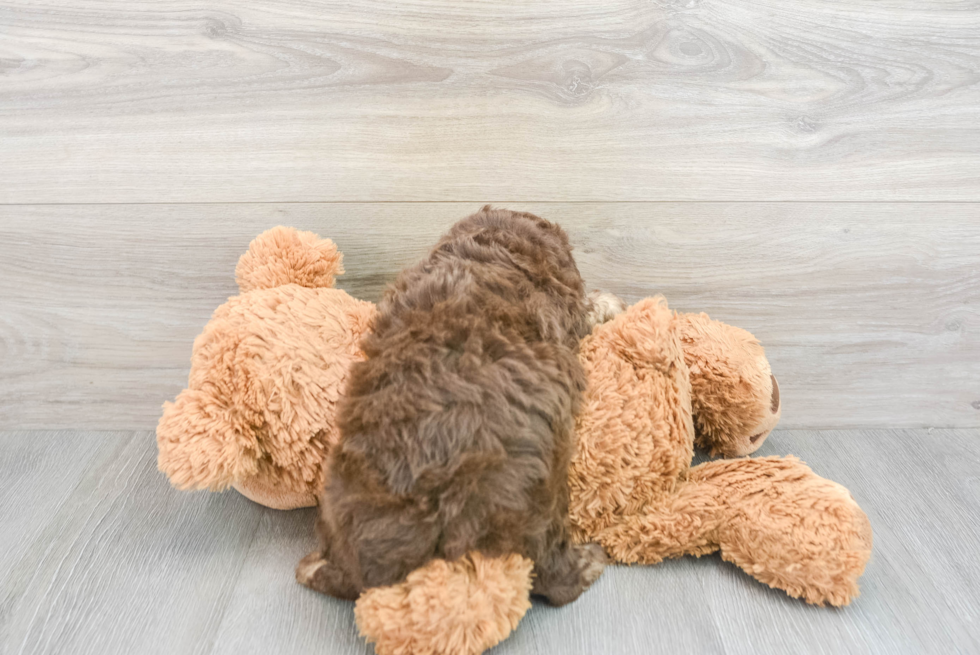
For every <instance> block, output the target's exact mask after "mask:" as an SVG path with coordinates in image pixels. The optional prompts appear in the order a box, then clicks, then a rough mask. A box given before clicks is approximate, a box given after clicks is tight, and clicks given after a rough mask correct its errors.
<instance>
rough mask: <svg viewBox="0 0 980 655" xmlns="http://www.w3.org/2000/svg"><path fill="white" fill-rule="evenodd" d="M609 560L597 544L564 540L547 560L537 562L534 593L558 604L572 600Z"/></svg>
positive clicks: (535, 565) (590, 583) (597, 576)
mask: <svg viewBox="0 0 980 655" xmlns="http://www.w3.org/2000/svg"><path fill="white" fill-rule="evenodd" d="M608 561H609V560H608V558H607V557H606V553H605V552H603V550H602V547H601V546H599V545H598V544H572V543H569V542H567V541H566V542H563V543H562V545H560V546H557V547H556V548H555V550H554V551H553V552H552V554H551V555H550V556H549V557H548V558H547V559H546V560H545V561H542V562H535V563H534V588H533V589H531V593H532V594H537V595H539V596H544V597H545V599H547V601H548V602H549V603H550V604H552V605H554V606H556V607H560V606H561V605H565V604H567V603H570V602H572V601H573V600H575V599H576V598H578V597H579V596H581V595H582V592H583V591H585V590H586V589H588V588H589V587H590V586H592V583H593V582H595V581H596V580H598V579H599V576H600V575H602V570H603V569H604V568H605V567H606V564H607V563H608Z"/></svg>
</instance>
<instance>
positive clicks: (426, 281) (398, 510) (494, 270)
mask: <svg viewBox="0 0 980 655" xmlns="http://www.w3.org/2000/svg"><path fill="white" fill-rule="evenodd" d="M590 309H592V307H591V304H590V303H589V301H587V300H586V298H585V294H584V288H583V283H582V278H581V276H580V275H579V272H578V268H577V267H576V265H575V260H574V259H573V258H572V255H571V248H570V246H569V244H568V238H567V237H566V235H565V232H564V231H563V230H562V229H561V228H560V227H558V226H557V225H554V224H552V223H549V222H548V221H545V220H543V219H541V218H538V217H536V216H533V215H531V214H524V213H517V212H510V211H505V210H493V209H491V208H490V207H489V206H488V207H484V208H483V210H482V211H480V212H478V213H476V214H474V215H472V216H470V217H469V218H466V219H464V220H463V221H460V222H459V223H457V224H456V225H455V226H454V227H453V228H452V229H451V230H450V231H449V232H448V233H447V234H446V235H445V236H444V237H442V239H441V240H440V241H439V242H438V244H437V245H436V247H435V248H434V249H433V250H432V252H431V253H430V254H429V256H428V258H426V259H425V260H424V261H423V262H422V263H420V264H418V265H417V266H414V267H411V268H409V269H407V270H405V271H403V272H402V273H401V274H400V275H399V276H398V278H397V279H396V281H395V283H394V285H393V286H392V287H390V288H389V289H388V290H387V292H386V293H385V296H384V299H383V300H382V301H381V303H379V305H378V316H377V320H376V323H375V325H374V331H373V334H371V335H370V336H368V337H367V338H366V339H365V341H364V343H363V347H364V352H365V353H366V355H367V359H366V361H363V362H361V363H358V364H355V365H354V367H353V369H352V371H351V378H350V382H349V386H348V389H347V394H346V398H345V400H344V402H343V404H342V406H341V409H340V416H339V425H340V429H341V440H340V442H339V444H338V445H337V447H336V448H334V450H333V451H332V452H331V453H330V454H329V456H328V459H327V462H326V465H325V469H326V471H327V476H326V478H327V481H326V485H325V488H324V490H323V493H322V495H321V498H320V514H319V518H318V520H317V533H318V535H319V538H320V544H321V546H320V550H318V551H316V552H313V553H310V554H309V555H308V556H307V557H306V558H304V560H303V561H302V562H301V563H300V565H299V567H298V568H297V579H298V580H299V581H300V582H301V583H303V584H306V585H307V586H309V587H311V588H313V589H316V590H317V591H321V592H323V593H326V594H330V595H332V596H336V597H339V598H348V599H355V598H357V597H358V596H359V595H360V593H361V591H363V590H364V589H366V588H369V587H377V586H384V585H390V584H394V583H397V582H400V581H402V580H403V579H404V578H405V577H406V576H407V575H408V573H409V572H411V571H412V570H414V569H416V568H418V567H420V566H422V565H424V564H425V563H427V562H428V561H430V560H432V559H433V558H445V559H450V560H451V559H456V558H458V557H460V556H462V555H463V554H465V553H466V552H467V551H472V550H478V551H481V552H483V553H485V554H487V555H490V556H497V555H503V554H506V553H518V554H520V555H524V556H526V557H528V558H530V559H531V560H532V561H534V563H535V583H534V585H535V586H534V590H533V591H534V593H537V594H541V595H543V596H545V597H546V598H547V599H548V601H549V602H551V603H552V604H555V605H562V604H565V603H568V602H571V601H573V600H575V599H576V598H577V597H578V596H579V595H580V594H581V593H582V592H583V591H584V590H585V589H586V588H588V587H589V585H591V584H592V582H594V581H595V580H596V578H598V577H599V575H600V573H601V572H602V569H603V566H604V565H605V562H606V557H605V555H604V553H603V552H602V550H601V548H599V547H598V546H595V545H584V546H582V545H574V544H572V543H571V542H570V541H569V534H568V528H567V525H568V516H567V515H568V482H567V476H568V464H569V460H570V458H571V455H572V449H573V447H574V444H573V430H574V418H573V417H574V414H575V412H576V410H577V406H578V404H579V399H580V396H581V394H582V391H583V390H584V388H585V375H584V373H583V371H582V368H581V365H580V364H579V362H578V358H577V356H576V351H577V348H578V341H579V339H580V338H581V337H582V336H584V335H585V334H586V333H587V332H588V330H589V328H590V325H589V312H590ZM600 313H601V312H600Z"/></svg>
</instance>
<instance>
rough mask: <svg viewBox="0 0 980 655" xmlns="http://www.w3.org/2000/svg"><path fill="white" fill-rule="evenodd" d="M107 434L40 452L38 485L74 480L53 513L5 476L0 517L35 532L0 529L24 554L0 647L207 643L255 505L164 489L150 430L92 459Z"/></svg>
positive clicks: (192, 646)
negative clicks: (6, 503) (43, 458)
mask: <svg viewBox="0 0 980 655" xmlns="http://www.w3.org/2000/svg"><path fill="white" fill-rule="evenodd" d="M111 437H114V435H111V434H110V435H106V434H102V433H75V434H72V435H70V438H67V439H65V438H61V439H59V442H60V444H61V445H62V448H63V449H64V450H63V451H47V453H48V454H51V455H52V456H50V457H49V458H48V461H47V462H45V463H46V464H48V465H49V466H48V467H47V468H46V469H45V468H40V467H39V468H38V469H36V470H35V471H34V472H33V473H32V475H31V479H32V480H33V481H34V484H35V485H36V484H37V483H40V482H45V481H47V480H48V479H57V478H58V477H60V476H63V475H68V476H77V477H80V478H81V481H80V483H79V484H78V485H77V486H76V487H75V489H74V490H73V493H72V494H71V495H70V496H69V497H68V498H67V499H65V500H64V501H63V502H61V503H59V504H58V506H57V507H56V509H54V511H42V510H43V509H44V506H45V504H46V503H47V501H46V494H45V493H43V492H41V493H37V494H35V493H33V490H32V488H31V487H30V486H21V485H17V486H12V481H10V479H9V478H5V479H4V481H3V483H2V486H3V487H5V491H6V492H7V493H10V492H11V489H12V492H13V494H15V495H17V496H19V497H17V498H16V502H14V503H11V505H10V509H11V510H13V511H12V512H11V513H10V514H6V513H5V515H4V519H5V521H7V520H10V521H15V522H18V523H22V524H26V525H31V526H34V525H35V524H36V525H37V527H40V528H42V529H40V530H37V529H35V532H37V534H36V536H34V537H33V539H32V540H31V541H30V542H25V541H23V540H18V537H17V534H16V533H15V534H13V535H11V534H9V533H7V531H3V534H2V536H0V539H2V544H0V545H2V547H3V549H4V550H7V549H9V548H21V550H22V551H23V554H22V555H21V556H20V557H19V561H17V562H15V563H14V565H13V566H12V568H11V571H10V573H9V574H8V576H7V580H6V581H5V582H4V588H3V592H4V598H5V603H4V609H5V611H4V613H3V616H2V618H0V638H2V641H0V652H3V653H18V654H26V653H92V654H94V653H208V652H210V650H211V648H212V646H213V640H214V635H215V633H216V630H217V629H218V627H219V626H220V624H221V622H222V620H223V618H224V612H225V609H226V607H227V605H228V602H229V599H230V597H231V594H232V592H233V590H234V586H235V582H236V580H237V579H238V575H239V572H240V570H241V567H242V564H243V563H244V561H245V556H246V553H247V551H248V548H249V545H250V543H251V539H252V537H253V535H254V533H255V530H256V527H257V526H258V521H259V518H260V517H261V514H262V512H263V511H264V508H261V507H259V506H257V505H254V504H253V503H251V502H250V501H247V500H245V499H244V498H243V497H240V496H237V495H235V494H197V495H194V494H188V495H181V494H178V493H177V492H175V491H173V490H172V489H171V488H170V487H169V485H168V483H167V481H166V479H165V478H164V476H163V474H161V473H159V472H158V471H157V470H156V440H155V439H154V436H153V434H152V433H149V432H141V433H135V434H132V433H131V434H128V435H126V439H125V441H124V443H123V444H121V445H122V447H119V448H116V449H115V451H114V456H113V457H112V458H108V459H103V460H101V461H99V462H98V465H95V463H94V462H91V461H90V459H91V458H90V457H89V455H88V453H89V452H90V451H93V450H95V451H97V450H98V449H99V448H100V447H101V446H100V442H101V441H103V440H106V441H107V442H112V441H114V439H111ZM40 439H47V440H49V441H52V440H53V439H52V438H51V437H50V436H46V435H37V434H35V433H5V434H2V435H0V444H2V450H8V449H14V450H16V449H18V448H23V447H24V446H25V445H28V444H32V443H34V442H35V441H37V440H40ZM116 445H119V444H118V443H117V444H116ZM62 452H63V453H65V454H66V455H68V456H69V457H71V459H70V460H68V461H65V460H66V457H65V454H62ZM25 545H26V546H28V547H27V548H23V546H25Z"/></svg>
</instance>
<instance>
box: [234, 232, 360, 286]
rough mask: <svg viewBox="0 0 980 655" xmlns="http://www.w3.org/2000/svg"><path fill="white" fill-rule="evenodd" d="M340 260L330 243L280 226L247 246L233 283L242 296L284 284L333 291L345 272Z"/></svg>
mask: <svg viewBox="0 0 980 655" xmlns="http://www.w3.org/2000/svg"><path fill="white" fill-rule="evenodd" d="M343 258H344V256H343V253H341V252H340V251H339V250H337V246H336V245H335V244H334V242H333V241H331V240H330V239H321V238H320V237H319V236H318V235H316V234H314V233H313V232H300V231H299V230H296V229H294V228H291V227H283V226H282V225H280V226H278V227H274V228H272V229H271V230H267V231H265V232H263V233H262V234H260V235H259V236H257V237H255V239H254V240H253V241H252V243H251V244H249V246H248V252H246V253H245V254H244V255H242V256H241V258H240V259H239V260H238V266H236V267H235V279H236V280H237V281H238V288H239V289H241V291H242V293H245V292H246V291H251V290H253V289H271V288H273V287H278V286H282V285H284V284H298V285H300V286H304V287H311V288H319V287H332V286H333V285H334V278H335V277H336V276H338V275H341V274H342V273H343V272H344V266H343Z"/></svg>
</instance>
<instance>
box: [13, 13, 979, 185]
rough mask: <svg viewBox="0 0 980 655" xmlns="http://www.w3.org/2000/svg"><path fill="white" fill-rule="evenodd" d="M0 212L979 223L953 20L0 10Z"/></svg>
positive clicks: (975, 135) (953, 16)
mask: <svg viewBox="0 0 980 655" xmlns="http://www.w3.org/2000/svg"><path fill="white" fill-rule="evenodd" d="M0 25H2V32H0V81H2V83H0V152H2V153H3V156H2V157H0V180H2V181H3V182H2V184H0V202H4V203H49V202H59V203H67V202H189V201H207V202H215V201H233V202H241V201H297V200H302V201H338V200H343V201H373V200H393V201H404V200H463V201H473V202H482V201H484V200H485V199H488V198H497V199H502V200H527V201H531V200H606V201H609V200H966V201H976V200H980V85H978V82H980V38H978V37H977V34H980V3H978V2H977V0H927V1H925V2H923V1H922V0H887V1H885V2H882V1H880V0H854V1H853V2H848V3H846V4H842V3H840V2H830V1H828V0H662V1H657V2H649V1H648V0H615V1H613V2H604V3H602V4H601V5H595V6H593V5H589V6H584V5H582V4H581V3H575V2H572V1H571V0H563V1H552V0H532V1H529V2H521V3H499V2H497V3H493V2H463V3H460V2H454V1H450V0H407V1H406V2H398V3H391V2H382V1H380V0H365V1H363V2H357V3H349V2H330V1H323V2H306V1H305V0H264V1H262V2H249V3H241V2H235V3H232V2H228V1H226V0H210V1H209V2H207V3H199V2H196V3H191V2H186V1H185V0H170V1H168V2H166V3H151V2H148V1H145V0H131V1H129V2H125V3H120V2H109V1H107V0H44V1H43V2H37V1H36V0H6V1H4V2H3V3H0Z"/></svg>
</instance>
